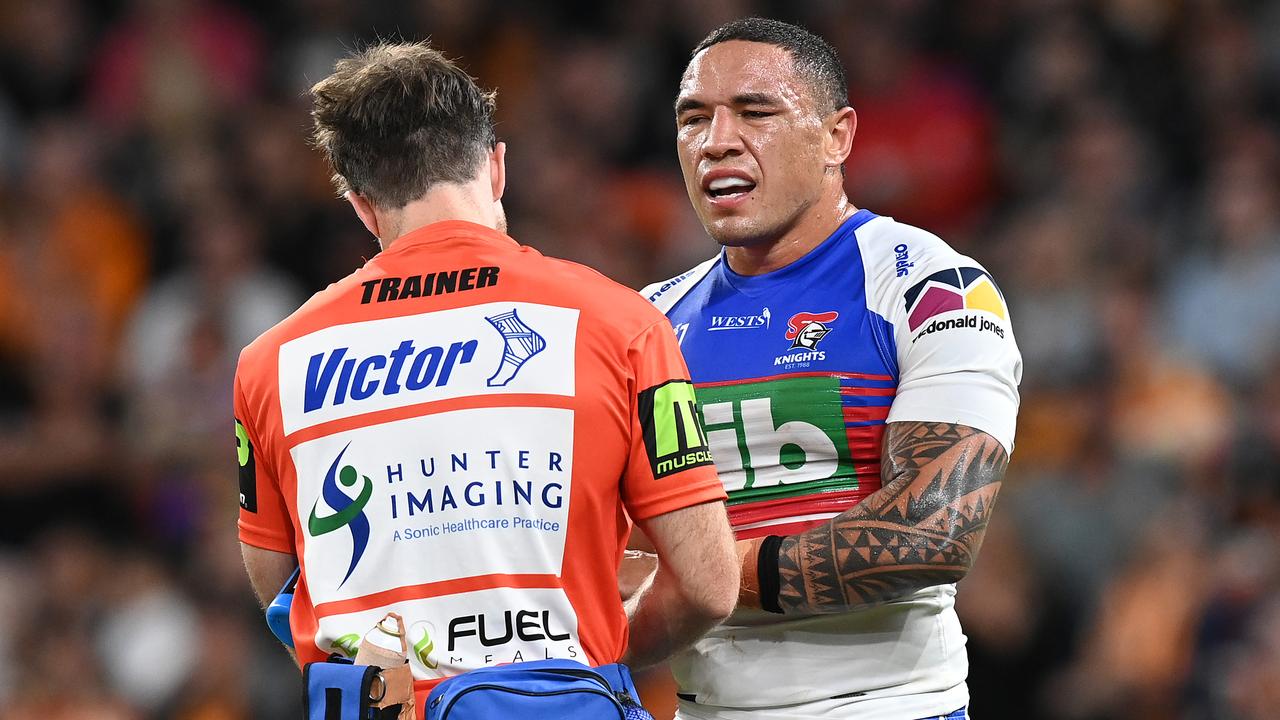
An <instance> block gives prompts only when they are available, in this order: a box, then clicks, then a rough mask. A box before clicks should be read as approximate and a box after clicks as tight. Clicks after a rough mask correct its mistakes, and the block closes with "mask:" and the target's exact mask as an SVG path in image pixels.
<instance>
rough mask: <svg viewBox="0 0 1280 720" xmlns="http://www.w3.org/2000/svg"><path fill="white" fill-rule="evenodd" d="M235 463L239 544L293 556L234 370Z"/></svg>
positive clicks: (286, 522) (279, 498)
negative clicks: (238, 490) (238, 505)
mask: <svg viewBox="0 0 1280 720" xmlns="http://www.w3.org/2000/svg"><path fill="white" fill-rule="evenodd" d="M233 402H234V405H235V422H236V462H237V464H238V466H239V475H240V519H239V523H238V525H239V529H240V541H241V542H243V543H245V544H247V545H253V546H254V547H260V548H263V549H266V550H274V551H276V552H282V553H289V554H293V553H294V542H293V523H292V522H291V521H290V519H289V511H288V509H287V507H286V504H285V501H284V496H283V495H282V494H281V491H280V483H279V482H278V481H277V480H276V477H277V476H276V474H275V472H274V471H273V470H272V469H271V463H270V462H269V458H270V456H269V455H268V454H266V453H264V452H262V447H263V446H262V444H261V443H260V442H259V441H258V438H261V437H263V435H262V433H261V432H260V431H259V429H258V426H257V424H256V423H255V422H254V418H253V415H252V414H251V410H250V407H249V403H248V402H247V401H246V400H245V396H244V388H243V387H242V386H241V381H240V370H239V369H237V371H236V379H235V392H234V400H233Z"/></svg>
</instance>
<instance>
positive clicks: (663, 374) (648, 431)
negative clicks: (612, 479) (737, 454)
mask: <svg viewBox="0 0 1280 720" xmlns="http://www.w3.org/2000/svg"><path fill="white" fill-rule="evenodd" d="M627 362H628V363H629V364H630V369H631V377H632V378H633V383H634V385H633V388H634V393H633V395H632V398H631V455H630V459H629V461H628V462H627V470H626V475H625V476H624V478H623V483H622V500H623V503H624V504H625V505H626V507H627V512H628V513H629V514H630V515H631V517H633V518H635V519H638V520H643V519H646V518H650V517H654V516H656V515H661V514H663V513H668V512H671V511H673V510H679V509H681V508H685V507H689V506H692V505H697V504H699V503H704V502H709V501H713V500H724V499H725V498H726V495H725V491H724V486H723V485H721V483H720V478H719V476H718V475H717V474H716V470H715V465H714V464H713V463H712V460H711V451H710V450H709V449H708V447H707V434H706V431H705V430H703V428H702V422H701V421H700V420H699V419H698V412H697V400H696V397H695V394H694V389H693V383H692V382H691V381H690V379H689V369H688V367H687V366H686V365H685V362H684V357H683V356H681V355H680V348H679V346H678V345H677V344H676V340H675V333H674V332H672V330H671V325H670V323H668V322H667V321H666V318H661V319H659V320H658V322H655V323H653V324H652V325H650V326H649V327H648V329H646V330H645V331H644V332H642V333H641V334H640V335H639V337H637V338H636V340H635V341H634V342H633V343H632V344H631V346H630V347H629V348H628V350H627Z"/></svg>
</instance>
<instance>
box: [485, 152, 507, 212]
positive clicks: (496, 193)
mask: <svg viewBox="0 0 1280 720" xmlns="http://www.w3.org/2000/svg"><path fill="white" fill-rule="evenodd" d="M489 185H490V187H491V188H492V190H493V201H494V202H498V201H499V200H501V199H502V193H504V192H506V190H507V144H506V143H504V142H499V143H497V144H495V145H494V146H493V152H490V153H489Z"/></svg>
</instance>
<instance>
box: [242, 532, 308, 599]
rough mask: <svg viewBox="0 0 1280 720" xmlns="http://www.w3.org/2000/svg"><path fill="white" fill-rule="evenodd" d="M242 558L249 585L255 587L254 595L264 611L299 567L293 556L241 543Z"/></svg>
mask: <svg viewBox="0 0 1280 720" xmlns="http://www.w3.org/2000/svg"><path fill="white" fill-rule="evenodd" d="M240 557H242V558H244V569H245V571H246V572H248V573H249V584H250V585H252V586H253V593H254V594H255V595H257V596H258V604H259V605H261V606H262V607H263V609H266V607H267V606H268V605H270V604H271V601H272V600H274V599H275V597H276V593H278V592H280V588H282V587H284V584H285V581H287V580H288V579H289V576H290V575H292V574H293V571H294V569H295V568H297V567H298V561H297V560H296V559H294V557H293V556H292V555H288V554H286V553H280V552H276V551H274V550H264V549H263V548H260V547H255V546H253V545H249V544H247V543H240Z"/></svg>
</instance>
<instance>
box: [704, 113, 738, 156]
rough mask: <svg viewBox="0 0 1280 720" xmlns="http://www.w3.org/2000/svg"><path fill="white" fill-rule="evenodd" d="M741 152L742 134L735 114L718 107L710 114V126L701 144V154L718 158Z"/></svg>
mask: <svg viewBox="0 0 1280 720" xmlns="http://www.w3.org/2000/svg"><path fill="white" fill-rule="evenodd" d="M740 152H742V133H741V128H740V127H739V125H738V117H737V114H736V113H734V112H733V111H732V110H731V109H729V108H727V107H718V108H716V109H715V112H713V113H712V114H711V126H710V127H709V128H708V129H707V134H706V135H705V136H704V138H703V142H702V154H703V155H705V156H707V157H710V158H720V157H724V156H726V155H732V154H736V153H740Z"/></svg>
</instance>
